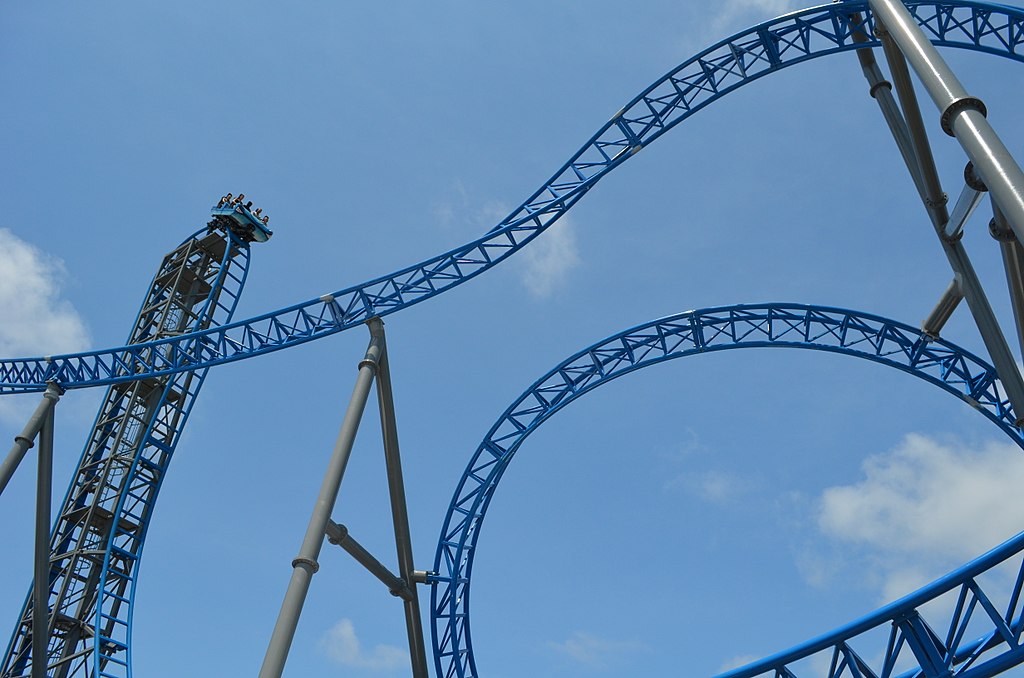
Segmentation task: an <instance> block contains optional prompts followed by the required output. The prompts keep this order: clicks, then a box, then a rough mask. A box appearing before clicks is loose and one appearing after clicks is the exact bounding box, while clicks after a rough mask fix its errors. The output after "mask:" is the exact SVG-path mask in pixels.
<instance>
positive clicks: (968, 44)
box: [0, 0, 1024, 393]
mask: <svg viewBox="0 0 1024 678" xmlns="http://www.w3.org/2000/svg"><path fill="white" fill-rule="evenodd" d="M907 5H908V7H909V8H910V10H911V11H912V13H913V14H914V16H915V18H916V19H917V21H918V23H919V24H920V25H921V26H922V27H923V28H924V30H925V31H926V33H928V35H929V36H930V37H931V39H932V41H933V42H934V43H935V44H936V45H939V46H942V47H956V48H962V49H968V50H972V51H979V52H986V53H990V54H995V55H998V56H1003V57H1006V58H1009V59H1014V60H1017V61H1024V47H1022V43H1024V30H1022V29H1021V26H1022V24H1024V10H1021V9H1020V8H1017V7H1008V6H1004V5H997V4H991V3H985V2H974V1H972V0H949V1H945V2H935V1H931V2H926V1H919V0H910V1H909V2H907ZM857 12H859V13H861V15H862V16H863V19H862V20H861V22H860V23H858V22H857V21H855V20H854V19H852V18H851V16H852V15H853V14H854V13H857ZM855 31H863V32H864V33H865V34H866V35H868V36H869V41H868V42H866V43H855V42H854V40H853V38H852V35H853V33H854V32H855ZM877 44H878V43H877V40H876V39H875V37H874V32H873V19H872V15H871V12H870V9H869V8H868V6H867V3H866V2H863V1H857V2H842V3H833V4H829V5H824V6H821V7H816V8H811V9H806V10H801V11H799V12H793V13H791V14H788V15H786V16H784V17H780V18H778V19H774V20H772V21H768V22H765V23H763V24H760V25H758V26H755V27H754V28H751V29H748V30H746V31H743V32H741V33H737V34H736V35H734V36H732V37H731V38H728V39H726V40H723V41H721V42H719V43H717V44H715V45H713V46H712V47H710V48H708V49H706V50H704V51H703V52H701V53H699V54H697V55H696V56H694V57H692V58H690V59H688V60H687V61H685V62H683V63H682V64H681V65H680V66H678V67H676V68H674V69H673V70H672V71H671V72H669V73H668V74H666V75H665V76H663V77H662V78H660V79H658V80H657V81H656V82H655V83H654V84H652V85H651V86H649V87H648V88H647V89H645V90H644V91H643V92H641V93H640V94H639V95H638V96H637V97H635V98H634V99H633V100H632V101H630V102H629V103H628V104H626V106H625V107H623V109H622V110H621V111H620V112H619V113H617V114H616V115H615V116H613V117H612V119H611V120H610V121H608V122H607V123H605V124H604V126H602V127H601V129H600V130H598V132H597V134H595V135H594V136H593V137H591V139H590V140H589V141H588V142H587V143H586V144H584V146H583V147H582V148H581V149H580V150H579V151H578V152H577V153H576V154H575V155H574V156H573V157H572V158H570V159H569V161H568V162H567V163H566V164H565V165H563V166H562V168H561V169H559V170H558V172H556V173H555V174H554V176H552V177H551V178H550V179H548V181H546V182H545V183H544V184H543V185H542V186H541V187H540V188H539V189H538V190H537V191H536V192H535V193H534V194H533V195H531V196H530V197H529V198H528V199H527V200H526V201H524V202H523V203H522V204H521V205H520V206H519V207H517V208H516V209H515V210H513V211H512V213H511V214H509V215H508V216H507V217H505V218H504V219H503V220H502V221H501V223H499V224H498V225H497V226H495V227H494V228H493V229H492V230H491V231H490V232H488V233H487V234H486V235H484V236H483V237H481V238H478V239H477V240H474V241H472V242H470V243H467V244H465V245H462V246H460V247H457V248H455V249H452V250H449V251H448V252H445V253H443V254H440V255H438V256H435V257H433V258H431V259H428V260H426V261H423V262H420V263H418V264H415V265H413V266H409V267H407V268H404V269H402V270H400V271H396V272H394V273H391V274H389V275H385V276H382V277H379V278H375V279H373V280H370V281H368V282H364V283H361V284H358V285H354V286H352V287H347V288H345V289H342V290H340V291H338V292H335V293H333V294H329V295H324V296H323V297H320V298H318V299H313V300H310V301H306V302H303V303H300V304H296V305H294V306H290V307H288V308H284V309H280V310H277V311H273V312H270V313H267V314H265V315H262V316H258V317H255V318H250V319H248V320H244V321H241V322H237V323H234V324H231V325H225V326H220V327H216V328H211V329H209V330H207V331H203V332H195V333H192V334H188V335H185V336H181V337H175V338H173V339H166V340H164V341H162V342H154V343H153V344H142V345H138V346H126V347H119V348H114V349H106V350H100V351H92V352H88V353H78V354H73V355H63V356H55V357H52V358H28V359H14V360H2V361H0V393H17V392H41V391H43V390H45V388H46V382H47V381H48V380H55V381H57V382H58V383H60V385H61V386H63V387H64V388H66V389H73V388H83V387H88V386H97V385H102V384H111V383H117V382H120V381H128V380H131V379H138V378H149V377H154V376H161V375H169V374H173V373H176V372H181V371H186V370H194V369H198V368H205V367H210V366H212V365H218V364H221V363H226V362H231V361H235V360H242V359H244V358H249V357H253V356H256V355H260V354H263V353H268V352H270V351H276V350H280V349H283V348H287V347H289V346H293V345H296V344H301V343H304V342H307V341H312V340H314V339H318V338H320V337H325V336H328V335H331V334H335V333H337V332H341V331H343V330H346V329H349V328H352V327H355V326H357V325H360V324H362V323H363V322H364V321H366V320H367V319H369V318H371V317H373V316H385V315H388V314H390V313H394V312H395V311H398V310H400V309H402V308H405V307H407V306H410V305H412V304H415V303H419V302H421V301H424V300H426V299H430V298H431V297H434V296H436V295H438V294H440V293H442V292H444V291H446V290H448V289H451V288H452V287H455V286H456V285H459V284H461V283H463V282H465V281H467V280H469V279H471V278H473V277H475V276H477V275H479V274H480V273H482V272H483V271H486V270H487V269H489V268H490V267H492V266H494V265H496V264H497V263H499V262H500V261H503V260H504V259H506V258H507V257H509V256H511V255H512V254H513V253H515V252H517V251H518V250H520V249H522V248H523V247H524V246H525V245H526V244H527V243H529V242H530V241H531V240H533V238H535V237H537V236H538V235H539V234H540V233H541V232H542V231H544V230H545V229H546V228H547V227H548V226H550V225H551V224H552V223H554V222H555V221H556V220H557V219H558V218H559V217H561V216H562V215H563V214H565V213H566V212H567V211H568V210H569V209H570V208H571V207H572V206H573V205H574V204H576V202H577V201H578V200H579V199H580V198H582V197H583V196H584V195H585V194H586V193H587V191H589V190H590V189H591V188H593V187H594V185H595V184H597V182H598V181H600V180H601V179H602V178H603V177H604V176H606V175H607V174H608V173H609V172H611V171H612V170H613V169H615V168H616V167H618V166H620V165H621V164H623V163H624V162H626V161H627V160H628V159H629V158H631V157H632V156H633V155H634V154H636V153H637V152H638V151H639V150H640V149H642V148H643V147H645V146H647V145H649V144H650V143H652V142H653V141H654V140H655V139H658V138H659V137H660V136H661V135H662V134H664V133H665V132H667V131H668V130H670V129H671V128H673V127H675V126H676V125H678V124H679V123H681V122H682V121H683V120H685V119H687V118H688V117H689V116H691V115H693V114H694V113H696V112H697V111H699V110H702V109H703V108H706V107H707V106H709V105H711V104H712V103H714V102H715V101H717V100H718V99H720V98H721V97H723V96H725V95H727V94H729V93H731V92H733V91H735V90H737V89H738V88H740V87H742V86H743V85H745V84H747V83H750V82H753V81H754V80H757V79H759V78H762V77H764V76H766V75H769V74H771V73H774V72H776V71H778V70H781V69H783V68H787V67H789V66H792V65H795V64H799V63H802V62H804V61H808V60H810V59H814V58H817V57H820V56H825V55H829V54H835V53H838V52H844V51H850V50H854V49H856V48H858V47H863V46H872V45H877Z"/></svg>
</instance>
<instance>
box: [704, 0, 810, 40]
mask: <svg viewBox="0 0 1024 678" xmlns="http://www.w3.org/2000/svg"><path fill="white" fill-rule="evenodd" d="M811 4H813V3H811ZM808 6H810V5H809V4H808V3H798V2H795V0H723V1H722V2H717V3H715V4H714V7H715V15H714V16H713V17H712V19H711V22H710V26H711V30H712V32H713V33H714V39H715V40H719V39H721V38H724V37H726V33H730V34H731V33H733V32H735V31H738V30H741V29H743V28H746V27H747V26H750V25H752V24H754V23H760V22H762V21H766V20H768V19H774V18H775V17H777V16H779V15H781V14H785V13H786V12H791V11H793V10H794V9H798V8H800V7H808Z"/></svg>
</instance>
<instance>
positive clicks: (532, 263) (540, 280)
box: [520, 216, 580, 299]
mask: <svg viewBox="0 0 1024 678" xmlns="http://www.w3.org/2000/svg"><path fill="white" fill-rule="evenodd" d="M520 256H522V257H523V258H524V259H525V263H526V266H525V268H524V269H523V284H524V285H526V289H527V290H528V291H529V292H530V294H532V295H533V296H534V297H536V298H538V299H544V298H547V297H550V296H551V294H552V293H553V292H554V291H555V290H557V289H558V288H559V287H561V286H563V285H564V284H565V283H566V281H567V280H568V278H569V274H570V273H571V272H572V270H573V269H574V268H576V267H577V266H579V264H580V255H579V248H578V247H577V245H576V231H575V224H574V222H573V221H572V220H571V219H570V218H569V217H567V216H565V217H562V218H561V219H559V220H558V221H556V222H555V223H554V224H553V225H551V226H549V227H548V229H547V230H546V231H544V232H543V233H541V234H540V235H539V236H537V238H536V240H534V241H533V242H531V243H530V244H529V245H527V246H526V250H525V251H524V252H523V253H522V254H521V255H520Z"/></svg>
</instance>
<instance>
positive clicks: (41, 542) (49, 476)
mask: <svg viewBox="0 0 1024 678" xmlns="http://www.w3.org/2000/svg"><path fill="white" fill-rule="evenodd" d="M53 414H54V413H53V407H50V408H49V409H48V410H47V412H46V416H45V417H44V418H43V425H42V429H41V430H40V432H39V453H38V457H37V460H38V462H39V463H38V474H37V476H36V534H35V568H34V569H35V577H34V583H33V586H32V678H46V669H47V665H48V663H49V653H48V651H47V645H48V644H49V642H48V641H49V639H50V502H51V501H52V496H53Z"/></svg>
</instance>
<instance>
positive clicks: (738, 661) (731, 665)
mask: <svg viewBox="0 0 1024 678" xmlns="http://www.w3.org/2000/svg"><path fill="white" fill-rule="evenodd" d="M760 658H761V657H758V656H757V655H753V654H742V655H739V656H738V657H733V658H731V659H727V660H726V661H725V662H724V663H723V664H722V665H721V666H719V667H718V671H716V673H725V672H726V671H732V670H733V669H738V668H740V667H741V666H746V665H747V664H750V663H751V662H756V661H757V660H758V659H760Z"/></svg>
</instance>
